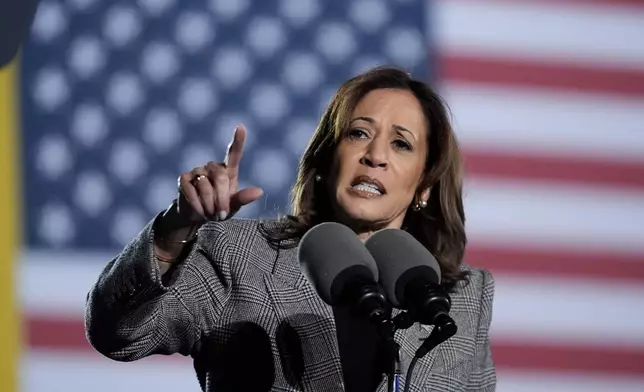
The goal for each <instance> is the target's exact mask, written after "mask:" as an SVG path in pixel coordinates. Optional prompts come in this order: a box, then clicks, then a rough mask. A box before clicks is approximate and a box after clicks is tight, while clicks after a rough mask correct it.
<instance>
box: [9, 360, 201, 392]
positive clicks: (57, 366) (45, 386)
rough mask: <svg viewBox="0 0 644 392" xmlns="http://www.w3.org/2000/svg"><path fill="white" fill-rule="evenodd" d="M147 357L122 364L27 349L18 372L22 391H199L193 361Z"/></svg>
mask: <svg viewBox="0 0 644 392" xmlns="http://www.w3.org/2000/svg"><path fill="white" fill-rule="evenodd" d="M177 357H179V356H177V355H175V356H173V357H172V359H170V360H167V359H166V360H164V358H163V357H160V356H157V357H155V358H146V359H142V360H139V361H135V362H130V363H122V362H116V361H112V360H109V359H107V358H105V357H101V356H100V355H99V354H91V353H83V354H77V353H73V354H72V353H65V352H63V351H53V352H47V351H36V350H29V351H27V353H26V354H24V355H23V358H22V361H21V370H20V373H21V374H20V384H21V385H20V390H21V391H22V392H42V391H50V392H69V391H92V392H115V391H139V390H144V391H199V390H200V389H199V383H198V382H197V377H196V375H195V373H194V370H193V368H192V362H191V361H190V360H189V359H187V358H185V361H183V363H182V361H181V358H180V357H179V359H177Z"/></svg>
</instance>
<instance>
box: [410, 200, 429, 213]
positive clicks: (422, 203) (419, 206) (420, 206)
mask: <svg viewBox="0 0 644 392" xmlns="http://www.w3.org/2000/svg"><path fill="white" fill-rule="evenodd" d="M425 207H427V200H421V201H419V202H418V203H416V204H414V206H413V207H412V208H413V210H414V211H416V212H418V211H420V210H422V209H423V208H425Z"/></svg>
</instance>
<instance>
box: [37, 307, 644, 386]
mask: <svg viewBox="0 0 644 392" xmlns="http://www.w3.org/2000/svg"><path fill="white" fill-rule="evenodd" d="M25 327H26V339H27V344H28V346H29V347H30V348H35V349H49V350H52V349H53V350H55V351H75V352H87V351H88V350H92V348H91V346H90V345H89V344H88V343H87V341H86V340H85V334H84V329H83V323H82V322H81V321H78V320H69V319H67V320H56V319H55V318H51V317H50V318H46V317H38V316H33V315H32V316H29V317H27V320H26V325H25ZM96 355H97V356H98V355H99V354H96ZM492 355H493V357H494V361H495V364H496V366H497V367H498V368H501V369H502V368H508V369H530V370H550V371H552V370H554V371H564V370H566V371H582V372H583V371H592V372H595V373H604V374H631V375H640V376H641V375H642V374H644V350H638V349H632V350H626V349H621V348H609V347H606V348H586V347H568V346H547V345H542V344H540V345H526V344H525V343H524V342H521V341H517V342H514V341H503V340H497V341H493V342H492ZM181 358H182V359H183V357H181Z"/></svg>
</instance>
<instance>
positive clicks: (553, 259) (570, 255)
mask: <svg viewBox="0 0 644 392" xmlns="http://www.w3.org/2000/svg"><path fill="white" fill-rule="evenodd" d="M465 261H466V262H467V263H468V264H469V265H472V266H476V267H483V268H487V269H489V270H490V271H492V273H494V272H501V273H509V274H517V275H518V274H523V275H528V276H538V275H540V276H543V275H547V276H553V275H554V276H560V277H564V278H590V279H593V278H599V279H602V280H603V281H607V280H619V281H624V282H627V281H636V282H641V283H644V255H635V254H633V255H629V254H615V253H601V252H592V253H591V252H588V251H582V250H579V251H574V250H565V251H564V250H560V251H552V250H550V249H545V250H544V249H528V248H525V247H522V248H521V249H518V250H517V249H502V248H498V247H490V246H487V245H484V244H479V243H472V244H470V245H469V246H468V248H467V251H466V254H465Z"/></svg>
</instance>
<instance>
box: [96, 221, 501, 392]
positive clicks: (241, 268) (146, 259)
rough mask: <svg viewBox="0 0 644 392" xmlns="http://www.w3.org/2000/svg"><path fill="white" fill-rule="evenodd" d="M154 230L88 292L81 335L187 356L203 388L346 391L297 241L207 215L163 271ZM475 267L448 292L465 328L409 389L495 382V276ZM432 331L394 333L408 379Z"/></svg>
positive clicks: (123, 353)
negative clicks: (279, 244) (279, 243)
mask: <svg viewBox="0 0 644 392" xmlns="http://www.w3.org/2000/svg"><path fill="white" fill-rule="evenodd" d="M152 238H153V222H150V223H149V224H148V225H147V226H146V227H145V228H144V230H143V231H142V232H141V233H140V235H139V236H137V237H136V238H135V239H134V240H133V241H132V242H131V243H130V244H128V245H127V246H126V247H125V249H124V250H123V252H122V253H120V254H119V255H118V256H117V257H116V258H115V259H113V260H112V261H110V262H109V264H108V265H107V266H106V267H105V269H104V270H103V271H102V273H101V274H100V276H99V277H98V280H97V281H96V283H95V284H94V286H93V287H92V289H91V290H90V292H89V294H88V297H87V304H86V305H87V306H86V314H85V329H86V335H87V339H88V341H89V342H90V344H91V345H92V346H93V347H94V348H95V349H96V350H97V351H98V352H100V353H102V354H103V355H105V356H107V357H108V358H111V359H114V360H118V361H134V360H137V359H140V358H143V357H146V356H149V355H152V354H166V355H169V354H174V353H180V354H182V355H185V356H188V355H190V356H191V357H192V358H193V360H194V361H193V363H194V368H195V371H196V373H197V378H198V380H199V383H200V385H201V389H202V390H203V391H216V392H227V391H252V392H254V391H316V392H317V391H343V390H344V387H343V376H342V366H341V362H340V356H339V349H338V345H337V339H336V332H335V331H336V330H335V322H334V316H333V310H332V308H331V307H329V306H328V305H326V304H325V303H324V302H323V301H322V300H321V299H320V298H319V297H318V295H317V294H316V292H315V291H314V289H313V288H312V287H311V286H310V285H309V283H308V281H307V280H306V278H305V277H304V276H303V275H302V274H301V272H300V270H299V265H298V260H297V249H296V248H292V249H275V248H274V247H271V246H270V245H269V243H268V242H267V240H266V239H265V238H264V236H263V235H261V233H260V231H259V226H258V221H254V220H239V219H233V220H228V221H225V222H221V223H208V224H206V225H204V226H203V227H202V228H201V229H200V232H199V237H198V241H197V242H196V244H195V245H194V246H193V248H192V249H191V251H190V254H189V255H188V256H187V258H186V260H185V261H184V262H183V263H181V264H180V265H178V266H177V267H176V269H175V270H173V271H169V272H168V273H166V274H165V275H164V276H163V277H162V276H160V275H161V274H160V272H159V268H158V265H157V262H156V260H155V258H154V253H153V245H152ZM463 268H467V267H463ZM470 270H471V277H470V283H469V284H463V283H461V284H459V286H458V288H457V292H456V293H454V294H453V295H452V301H453V304H452V310H451V313H450V314H451V315H452V317H453V318H454V320H455V321H456V323H457V325H458V333H457V334H456V335H455V336H453V337H452V338H450V339H449V340H448V341H446V342H444V343H442V344H441V345H439V346H438V347H437V348H436V349H434V350H433V351H432V352H430V353H429V354H428V355H427V356H425V357H424V358H423V359H421V360H420V361H419V362H418V364H417V365H416V368H415V370H414V374H413V377H412V379H411V388H410V390H411V391H416V392H418V391H442V392H447V391H493V390H494V389H495V386H496V373H495V368H494V364H493V362H492V358H491V353H490V343H489V336H488V329H489V326H490V320H491V315H492V299H493V295H494V294H493V293H494V282H493V280H492V277H491V275H490V274H489V272H487V271H485V270H481V269H470ZM428 334H429V329H428V328H426V327H423V326H419V325H415V326H413V327H411V328H410V329H408V330H404V331H398V332H397V333H396V339H397V341H398V342H399V343H400V345H401V360H402V370H403V375H405V373H406V370H407V368H408V366H409V362H410V360H411V359H412V357H413V354H414V352H415V350H416V349H417V348H418V347H419V345H420V343H421V339H423V338H425V337H427V336H428ZM385 390H386V380H385V379H384V377H383V381H382V382H381V385H380V387H379V388H378V391H385Z"/></svg>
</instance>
